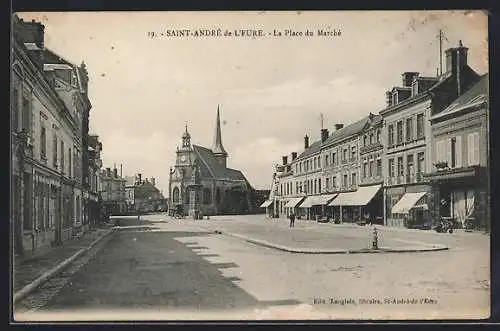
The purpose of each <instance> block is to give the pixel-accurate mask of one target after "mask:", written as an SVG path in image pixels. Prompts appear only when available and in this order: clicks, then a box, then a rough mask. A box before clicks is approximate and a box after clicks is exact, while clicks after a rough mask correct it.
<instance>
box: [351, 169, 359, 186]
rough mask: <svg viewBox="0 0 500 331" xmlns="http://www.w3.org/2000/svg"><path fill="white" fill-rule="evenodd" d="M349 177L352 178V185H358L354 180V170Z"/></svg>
mask: <svg viewBox="0 0 500 331" xmlns="http://www.w3.org/2000/svg"><path fill="white" fill-rule="evenodd" d="M351 178H352V179H351V183H352V186H356V185H358V183H357V181H356V173H355V172H353V173H352V174H351Z"/></svg>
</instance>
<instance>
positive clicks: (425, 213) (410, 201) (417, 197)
mask: <svg viewBox="0 0 500 331" xmlns="http://www.w3.org/2000/svg"><path fill="white" fill-rule="evenodd" d="M426 194H427V192H415V193H405V194H403V196H402V197H401V199H400V200H399V201H398V202H397V203H396V204H395V205H394V206H393V207H392V214H393V215H395V214H396V215H400V216H399V217H398V218H402V219H403V220H404V221H403V226H405V227H407V228H414V227H418V226H419V225H423V224H424V223H425V222H426V221H428V220H429V208H428V205H427V203H426Z"/></svg>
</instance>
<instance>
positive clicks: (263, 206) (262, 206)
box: [260, 200, 273, 208]
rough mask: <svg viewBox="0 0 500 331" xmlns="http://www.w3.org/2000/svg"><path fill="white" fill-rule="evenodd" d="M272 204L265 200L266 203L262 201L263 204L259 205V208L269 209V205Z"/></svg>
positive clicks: (271, 201)
mask: <svg viewBox="0 0 500 331" xmlns="http://www.w3.org/2000/svg"><path fill="white" fill-rule="evenodd" d="M272 203H273V200H266V201H264V202H263V203H262V204H261V205H260V207H261V208H267V207H269V205H271V204H272Z"/></svg>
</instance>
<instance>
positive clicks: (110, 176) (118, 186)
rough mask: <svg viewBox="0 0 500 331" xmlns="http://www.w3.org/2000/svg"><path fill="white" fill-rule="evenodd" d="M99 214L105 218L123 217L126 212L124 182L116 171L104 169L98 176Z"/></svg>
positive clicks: (114, 169)
mask: <svg viewBox="0 0 500 331" xmlns="http://www.w3.org/2000/svg"><path fill="white" fill-rule="evenodd" d="M100 181H101V185H100V198H101V213H103V214H104V215H105V216H110V215H123V214H125V213H126V212H127V201H126V196H125V182H126V180H125V179H124V178H122V177H121V176H120V175H118V170H117V169H116V168H113V171H111V168H106V169H105V170H103V171H101V176H100Z"/></svg>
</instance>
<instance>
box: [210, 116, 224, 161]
mask: <svg viewBox="0 0 500 331" xmlns="http://www.w3.org/2000/svg"><path fill="white" fill-rule="evenodd" d="M212 152H213V153H216V154H222V155H227V152H226V150H225V149H224V146H223V145H222V133H221V129H220V114H219V106H217V118H216V121H215V135H214V145H213V147H212Z"/></svg>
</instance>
